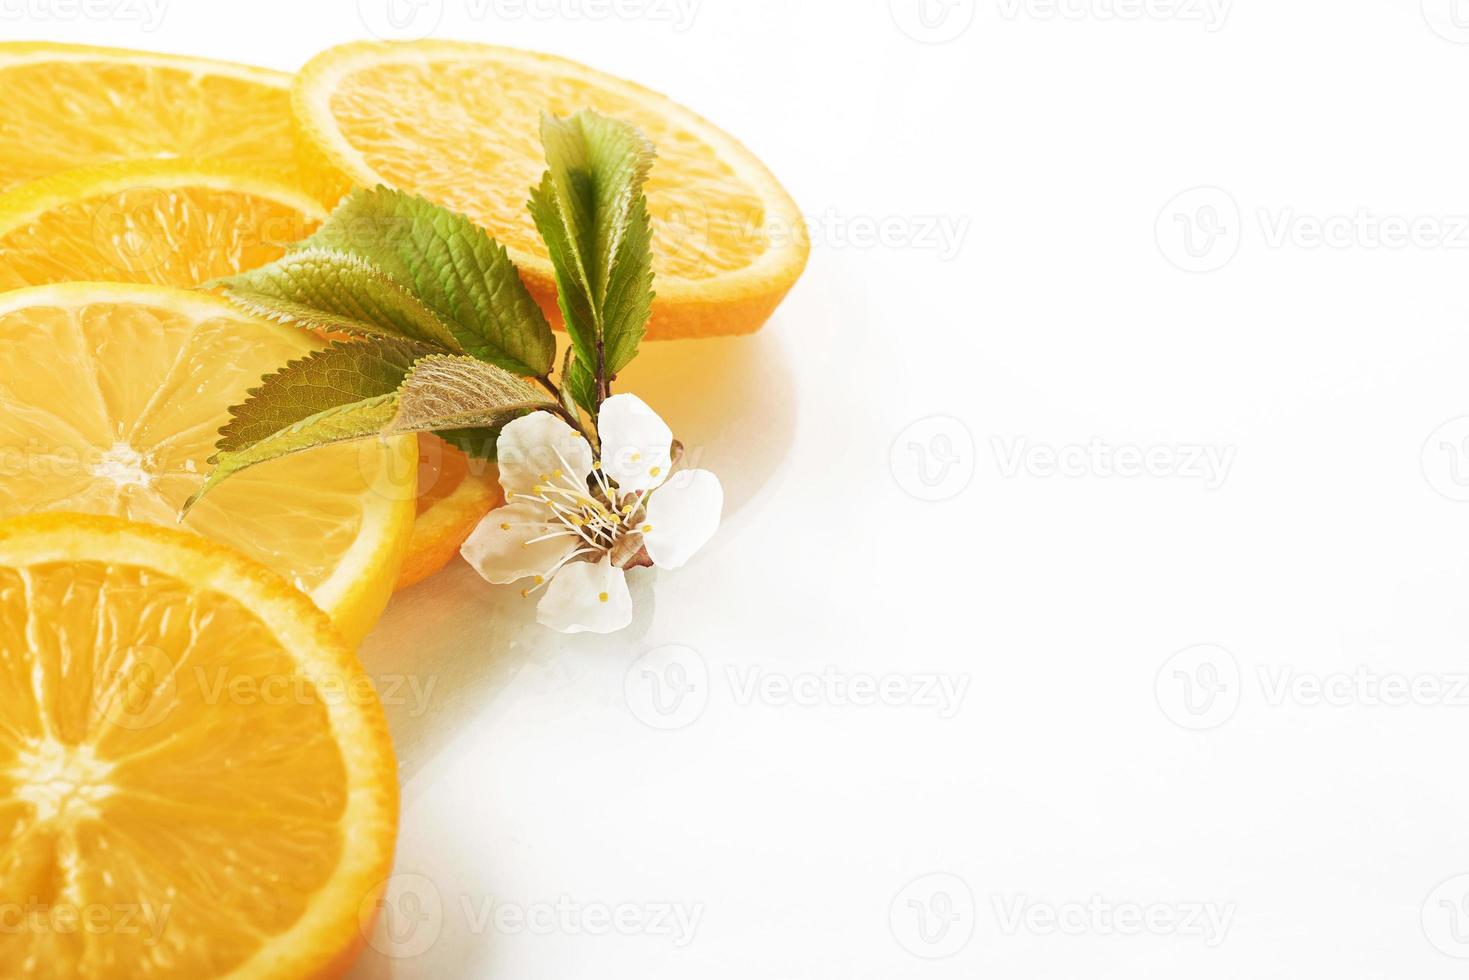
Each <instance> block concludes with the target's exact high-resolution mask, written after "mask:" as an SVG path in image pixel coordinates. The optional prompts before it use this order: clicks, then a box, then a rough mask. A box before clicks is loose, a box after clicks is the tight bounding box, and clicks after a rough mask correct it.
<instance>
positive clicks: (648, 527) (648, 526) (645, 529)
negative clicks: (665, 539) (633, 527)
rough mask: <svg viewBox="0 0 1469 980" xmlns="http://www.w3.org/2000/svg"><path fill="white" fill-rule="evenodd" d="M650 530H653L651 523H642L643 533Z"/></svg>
mask: <svg viewBox="0 0 1469 980" xmlns="http://www.w3.org/2000/svg"><path fill="white" fill-rule="evenodd" d="M651 530H653V525H651V524H644V525H643V533H644V534H647V533H648V532H649V531H651Z"/></svg>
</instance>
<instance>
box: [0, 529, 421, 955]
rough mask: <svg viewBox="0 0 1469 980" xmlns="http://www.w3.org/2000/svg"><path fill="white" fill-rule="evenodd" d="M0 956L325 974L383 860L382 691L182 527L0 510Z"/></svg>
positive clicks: (257, 573) (387, 797) (389, 825)
mask: <svg viewBox="0 0 1469 980" xmlns="http://www.w3.org/2000/svg"><path fill="white" fill-rule="evenodd" d="M0 650H4V651H5V656H4V658H3V660H0V906H3V907H4V908H5V909H6V910H7V913H8V915H7V919H6V924H7V927H6V928H4V929H0V964H3V967H0V972H3V973H4V975H5V976H7V977H11V976H14V977H52V978H57V980H70V978H87V980H100V978H106V977H121V976H129V977H139V978H148V980H172V978H178V980H208V978H212V977H226V976H227V977H231V978H235V980H264V978H281V980H285V978H296V977H314V976H335V975H339V974H340V973H341V972H342V971H343V970H344V969H345V968H346V966H347V965H349V964H350V962H351V959H352V957H353V956H354V954H355V952H356V950H357V949H358V948H360V945H361V943H362V941H363V929H362V925H361V923H362V922H363V920H364V919H366V918H367V917H368V916H367V915H363V914H362V913H363V910H364V909H366V910H367V911H368V914H369V915H370V912H371V910H373V909H374V908H375V903H376V901H377V895H378V894H379V893H380V886H381V883H382V882H383V881H384V880H385V879H386V878H387V876H388V874H389V871H390V869H391V865H392V855H393V845H394V839H395V837H396V833H397V817H398V790H397V773H396V766H395V763H394V759H393V749H392V745H391V743H390V742H389V739H388V732H387V726H386V723H385V721H384V718H383V713H382V708H381V706H380V705H379V704H378V701H377V697H376V695H375V694H374V693H373V690H372V686H371V683H370V681H369V680H368V679H367V677H366V676H365V675H364V674H363V673H362V669H361V667H360V666H358V664H357V660H356V657H354V656H353V654H352V652H351V651H350V650H349V649H348V648H347V647H346V646H345V645H344V644H343V642H342V641H341V639H340V638H338V636H337V634H336V632H335V631H334V630H333V629H332V628H331V625H330V623H328V621H327V619H326V617H325V616H323V615H322V614H321V613H320V612H319V611H318V610H317V609H316V608H315V607H314V606H312V604H311V602H310V601H309V600H307V599H306V598H305V597H304V596H303V595H301V593H299V592H298V591H296V590H295V589H293V588H292V587H291V586H290V585H289V584H288V583H286V582H285V581H284V580H283V579H281V578H279V577H278V576H276V575H274V574H273V573H271V572H269V571H267V570H266V569H265V568H263V567H261V566H259V565H257V564H255V563H254V562H251V561H249V560H247V559H245V558H243V557H241V556H240V555H238V554H237V553H235V552H234V551H232V550H231V549H228V548H225V547H222V546H220V545H217V544H214V543H212V542H208V541H205V540H204V539H202V538H199V537H196V536H194V535H190V534H185V533H182V532H179V531H172V530H165V529H163V528H156V527H149V526H147V525H142V524H133V523H129V522H126V521H122V520H118V519H116V518H106V517H88V516H81V515H74V514H48V515H43V516H38V517H27V518H19V519H16V520H13V521H8V522H4V523H0Z"/></svg>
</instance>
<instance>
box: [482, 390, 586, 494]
mask: <svg viewBox="0 0 1469 980" xmlns="http://www.w3.org/2000/svg"><path fill="white" fill-rule="evenodd" d="M495 448H496V455H498V456H499V464H500V486H502V487H504V488H505V499H506V500H510V501H513V500H514V499H515V495H516V494H521V493H532V492H533V491H534V490H535V487H536V484H538V483H547V482H550V481H551V480H555V481H556V482H558V483H564V482H565V481H566V480H568V479H569V480H571V481H572V482H573V483H574V484H576V485H577V486H585V485H586V482H587V477H588V476H590V475H591V473H592V447H591V446H589V445H587V441H586V440H585V439H583V438H582V436H581V433H579V432H577V431H576V430H575V429H573V428H572V427H571V426H569V425H567V424H566V423H565V422H563V421H562V420H561V419H558V418H557V417H556V416H554V415H552V414H551V413H550V412H531V413H530V414H529V415H522V416H521V417H520V418H518V419H515V420H513V421H511V422H509V423H507V424H506V426H505V428H503V429H501V430H500V441H499V442H497V443H496V444H495ZM558 471H559V472H561V476H559V477H558V476H556V474H557V472H558Z"/></svg>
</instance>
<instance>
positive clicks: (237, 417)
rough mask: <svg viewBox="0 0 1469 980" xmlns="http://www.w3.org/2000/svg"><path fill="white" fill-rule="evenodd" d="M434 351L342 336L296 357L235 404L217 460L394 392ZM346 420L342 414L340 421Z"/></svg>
mask: <svg viewBox="0 0 1469 980" xmlns="http://www.w3.org/2000/svg"><path fill="white" fill-rule="evenodd" d="M431 353H433V349H432V348H429V347H425V346H424V345H422V344H416V343H414V342H412V341H408V340H394V339H385V338H377V339H372V340H366V341H362V342H355V341H354V342H347V341H338V342H337V343H334V344H331V345H329V346H327V347H324V348H322V349H321V350H318V351H312V352H311V353H310V354H307V355H306V356H305V357H303V358H300V359H299V360H295V361H291V362H289V363H287V364H286V365H285V366H284V367H282V368H281V369H280V370H279V371H277V372H276V373H275V374H270V375H266V376H265V377H264V378H263V379H261V384H260V386H259V387H258V388H252V389H250V391H249V392H248V393H247V394H248V395H249V397H248V398H246V400H245V402H244V403H243V404H241V405H236V406H235V407H234V408H231V409H230V420H229V422H227V423H226V424H225V425H224V427H223V428H221V429H220V430H219V441H218V442H217V443H216V444H215V449H216V450H217V452H216V453H215V456H214V458H213V459H211V462H214V463H218V462H219V461H220V460H221V459H222V458H224V457H225V456H230V455H236V454H239V453H243V452H246V451H248V450H249V449H250V447H252V446H255V445H257V444H259V443H260V442H262V441H263V440H266V439H270V438H272V437H281V436H282V435H283V434H284V433H289V432H290V431H291V430H293V429H295V428H296V427H298V426H300V425H301V424H302V423H304V422H307V421H309V420H311V419H314V418H315V417H316V416H318V415H322V414H324V413H330V412H333V411H335V410H337V409H347V408H352V407H354V406H358V405H361V404H363V403H364V402H371V401H373V400H374V399H378V398H384V397H389V396H392V395H393V394H394V393H395V392H397V390H398V388H399V387H400V386H401V385H402V384H403V381H404V379H405V378H407V377H408V373H409V372H410V371H411V370H413V365H414V363H415V362H417V361H418V360H419V359H420V358H423V357H427V356H428V355H429V354H431ZM390 419H391V417H389V420H390ZM342 421H344V417H340V416H339V417H338V418H337V420H336V424H341V422H342ZM372 431H374V432H375V431H377V430H376V429H373V430H372ZM325 441H335V440H325ZM325 441H324V442H323V444H325Z"/></svg>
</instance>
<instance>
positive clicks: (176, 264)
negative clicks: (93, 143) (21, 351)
mask: <svg viewBox="0 0 1469 980" xmlns="http://www.w3.org/2000/svg"><path fill="white" fill-rule="evenodd" d="M325 218H326V210H325V209H324V208H322V206H321V204H320V203H318V202H317V201H316V200H315V199H313V198H311V197H309V196H308V195H306V194H305V193H303V192H302V191H300V190H298V189H297V188H295V187H292V186H290V185H288V184H284V183H281V182H280V181H277V180H274V179H270V178H266V177H261V176H258V175H256V174H252V173H250V172H248V171H243V170H238V169H232V168H231V167H229V166H227V165H224V164H218V163H212V162H204V161H200V162H187V161H146V162H142V163H122V164H112V165H108V166H104V167H85V168H81V169H77V170H68V171H64V172H62V173H59V174H55V175H53V176H50V177H43V178H41V179H40V180H33V181H30V182H28V183H25V184H22V185H20V186H19V187H17V188H15V189H14V190H12V191H10V192H9V193H6V194H0V289H15V288H17V287H20V286H39V285H43V284H45V283H52V282H66V281H72V280H105V281H108V282H151V283H156V284H158V285H161V286H193V285H197V284H199V283H202V282H206V281H208V280H210V279H215V278H219V277H222V276H228V275H233V274H235V273H238V272H243V271H245V270H247V269H254V268H258V267H259V266H262V265H265V264H266V263H267V262H273V261H275V260H276V259H278V258H280V257H281V256H282V255H283V254H285V247H286V245H288V244H289V243H291V242H294V241H298V240H300V239H302V238H305V237H306V236H307V235H309V234H311V233H312V232H313V231H315V230H316V228H317V226H319V225H320V224H321V222H322V221H323V220H325Z"/></svg>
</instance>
